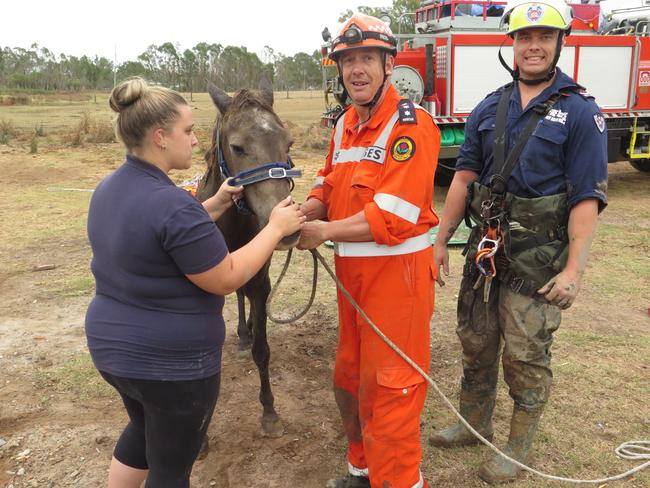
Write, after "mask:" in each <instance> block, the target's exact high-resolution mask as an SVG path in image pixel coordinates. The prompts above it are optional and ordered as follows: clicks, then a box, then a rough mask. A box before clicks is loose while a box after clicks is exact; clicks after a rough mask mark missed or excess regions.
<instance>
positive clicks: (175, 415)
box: [100, 371, 221, 488]
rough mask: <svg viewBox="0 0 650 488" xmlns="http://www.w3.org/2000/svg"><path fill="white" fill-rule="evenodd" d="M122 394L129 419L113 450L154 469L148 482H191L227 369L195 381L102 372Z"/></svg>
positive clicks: (154, 486) (152, 486)
mask: <svg viewBox="0 0 650 488" xmlns="http://www.w3.org/2000/svg"><path fill="white" fill-rule="evenodd" d="M100 373H101V375H102V376H103V377H104V379H105V380H106V381H107V382H108V383H109V384H111V385H112V386H113V387H114V388H115V389H116V390H117V392H118V393H119V394H120V396H121V397H122V401H123V402H124V406H125V407H126V411H127V413H128V415H129V420H130V421H129V423H128V424H127V426H126V428H125V429H124V432H122V435H121V436H120V438H119V440H118V441H117V444H116V446H115V451H113V456H115V459H117V460H118V461H119V462H121V463H122V464H125V465H126V466H129V467H131V468H136V469H148V470H149V473H148V475H147V481H146V483H145V488H188V487H189V486H190V473H191V472H192V465H193V464H194V461H195V460H196V456H197V455H198V453H199V450H200V449H201V444H202V442H203V438H204V437H205V433H206V431H207V430H208V424H209V423H210V419H211V418H212V412H213V411H214V406H215V404H216V403H217V397H218V396H219V385H220V379H221V375H220V374H219V373H217V374H216V375H214V376H211V377H209V378H205V379H201V380H192V381H154V380H137V379H130V378H122V377H118V376H113V375H111V374H108V373H105V372H101V371H100Z"/></svg>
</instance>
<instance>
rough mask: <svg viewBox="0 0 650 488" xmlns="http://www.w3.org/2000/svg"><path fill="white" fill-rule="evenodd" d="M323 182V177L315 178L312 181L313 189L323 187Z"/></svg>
mask: <svg viewBox="0 0 650 488" xmlns="http://www.w3.org/2000/svg"><path fill="white" fill-rule="evenodd" d="M324 181H325V177H324V176H317V177H316V178H315V179H314V186H313V188H318V187H320V186H323V182H324Z"/></svg>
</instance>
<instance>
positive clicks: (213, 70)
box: [0, 0, 421, 92]
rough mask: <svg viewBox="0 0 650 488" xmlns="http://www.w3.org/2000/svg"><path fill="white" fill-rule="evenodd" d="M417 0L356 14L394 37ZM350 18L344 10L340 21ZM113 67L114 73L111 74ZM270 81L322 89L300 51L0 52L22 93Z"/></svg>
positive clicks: (213, 47)
mask: <svg viewBox="0 0 650 488" xmlns="http://www.w3.org/2000/svg"><path fill="white" fill-rule="evenodd" d="M420 3H421V2H420V0H393V4H392V7H386V8H370V7H365V6H359V7H358V10H359V11H360V12H363V13H367V14H370V15H375V16H378V17H380V16H382V15H383V14H388V15H389V16H390V18H391V28H392V29H393V32H395V33H397V32H401V33H406V32H413V30H414V25H413V15H412V14H413V13H414V12H415V9H416V8H417V7H418V6H419V5H420ZM351 14H352V11H351V10H348V11H345V12H343V13H342V14H341V17H340V18H339V21H340V22H343V21H344V20H345V19H347V18H348V17H349V16H350V15H351ZM114 68H115V70H114ZM265 71H266V72H268V73H269V74H270V75H271V76H272V78H273V85H274V87H275V89H276V90H307V89H319V88H320V87H321V85H322V72H321V54H320V52H319V51H318V50H316V51H314V52H313V53H312V54H308V53H304V52H300V53H298V54H295V55H294V56H285V55H283V54H282V53H279V52H276V51H275V50H274V49H273V48H271V47H269V46H266V47H265V48H264V50H263V52H262V54H261V59H260V57H259V56H258V55H257V54H256V53H252V52H249V51H248V50H247V49H246V48H245V47H237V46H222V45H221V44H215V43H212V44H210V43H206V42H200V43H198V44H197V45H196V46H194V47H193V48H190V49H184V50H183V49H181V47H180V45H179V44H178V43H172V42H165V43H163V44H161V45H155V44H154V45H151V46H149V47H148V48H147V50H146V51H145V52H143V53H142V54H140V55H139V56H138V57H137V59H136V60H134V61H133V60H131V61H126V62H124V63H121V64H119V65H117V66H114V65H113V62H112V61H110V60H109V59H107V58H105V57H100V56H95V57H89V56H81V57H77V56H70V55H66V54H60V55H56V54H55V53H53V52H52V51H50V50H49V49H47V48H46V47H42V46H39V45H38V44H32V45H31V47H30V48H29V49H25V48H21V47H14V48H10V47H4V48H0V88H5V89H24V90H67V91H82V90H108V89H110V88H112V87H113V85H114V82H120V81H122V80H124V79H126V78H128V77H130V76H142V77H144V78H146V79H147V80H149V81H150V82H154V83H160V84H162V85H164V86H168V87H170V88H174V89H176V90H179V91H183V92H194V91H205V89H206V86H207V83H208V81H212V82H213V83H216V84H217V85H218V86H220V87H221V88H223V89H224V90H227V91H235V90H238V89H240V88H246V87H251V86H257V85H258V81H259V78H260V76H261V74H262V72H265Z"/></svg>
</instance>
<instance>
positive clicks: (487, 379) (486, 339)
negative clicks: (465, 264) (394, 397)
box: [456, 277, 561, 413]
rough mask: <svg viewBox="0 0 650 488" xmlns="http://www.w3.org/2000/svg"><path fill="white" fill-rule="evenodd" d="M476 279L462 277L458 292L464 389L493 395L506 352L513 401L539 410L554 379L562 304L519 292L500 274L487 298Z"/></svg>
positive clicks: (533, 409) (530, 409)
mask: <svg viewBox="0 0 650 488" xmlns="http://www.w3.org/2000/svg"><path fill="white" fill-rule="evenodd" d="M474 284H475V280H474V279H470V278H468V277H464V278H463V280H462V282H461V287H460V292H459V295H458V328H457V330H456V332H457V334H458V337H459V338H460V342H461V345H462V348H463V378H462V385H461V388H462V390H463V391H465V392H471V393H475V394H477V396H481V397H488V396H490V395H493V394H494V392H495V389H496V384H497V377H498V371H499V355H500V354H501V353H502V363H503V373H504V378H505V381H506V383H507V384H508V387H509V389H510V396H511V397H512V399H513V400H514V402H515V404H516V405H518V406H520V407H521V408H523V409H525V410H528V411H537V412H540V413H541V410H542V409H543V408H544V406H545V405H546V402H547V400H548V397H549V393H550V388H551V383H552V380H553V373H552V371H551V345H552V343H553V333H554V332H555V331H556V330H557V329H558V327H559V326H560V318H561V315H560V309H559V308H558V307H556V306H554V305H549V304H546V303H542V302H540V301H537V300H535V299H532V298H530V297H527V296H524V295H522V294H520V293H516V292H514V291H512V290H510V289H508V288H507V287H505V286H502V285H501V283H499V281H498V280H493V282H492V285H491V287H490V293H489V297H488V303H485V302H484V288H483V286H481V287H479V288H478V289H477V290H474V288H473V287H474Z"/></svg>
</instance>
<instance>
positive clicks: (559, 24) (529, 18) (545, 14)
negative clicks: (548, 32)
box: [502, 0, 573, 36]
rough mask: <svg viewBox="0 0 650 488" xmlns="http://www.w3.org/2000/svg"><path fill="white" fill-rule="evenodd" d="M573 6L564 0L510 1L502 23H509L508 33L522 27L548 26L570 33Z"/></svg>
mask: <svg viewBox="0 0 650 488" xmlns="http://www.w3.org/2000/svg"><path fill="white" fill-rule="evenodd" d="M572 17H573V16H572V11H571V7H570V6H569V5H568V4H567V3H566V2H565V1H564V0H540V1H538V2H535V1H532V2H531V1H530V0H524V1H522V0H514V1H513V2H510V3H508V5H507V6H506V11H505V13H504V15H503V18H502V23H507V24H508V30H507V32H506V33H507V34H508V35H510V36H511V35H512V34H514V33H515V32H517V31H520V30H522V29H528V28H531V27H546V28H551V29H558V30H561V31H565V32H566V34H568V33H569V31H570V29H571V19H572Z"/></svg>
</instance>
